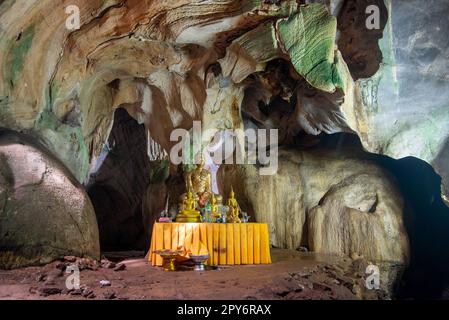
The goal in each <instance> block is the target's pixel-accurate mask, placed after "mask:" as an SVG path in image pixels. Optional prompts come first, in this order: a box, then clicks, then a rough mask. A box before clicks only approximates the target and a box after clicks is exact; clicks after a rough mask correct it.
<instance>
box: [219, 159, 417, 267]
mask: <svg viewBox="0 0 449 320" xmlns="http://www.w3.org/2000/svg"><path fill="white" fill-rule="evenodd" d="M279 157H280V161H279V170H278V173H277V175H273V176H260V175H259V171H258V168H256V167H255V166H249V165H248V166H240V167H235V166H232V165H229V166H224V167H222V168H221V169H220V175H219V177H220V178H219V181H220V187H221V189H222V190H223V191H224V193H225V194H227V193H228V192H229V190H230V188H231V186H233V187H234V189H235V190H236V193H237V194H238V195H239V201H240V205H241V206H242V209H243V210H244V211H245V210H246V211H247V212H248V213H249V214H250V215H255V217H254V218H255V219H256V220H257V221H259V222H266V223H268V225H269V228H270V239H271V242H272V245H273V246H275V247H280V248H292V249H298V248H299V247H300V246H307V247H308V248H309V249H310V250H312V251H316V252H321V253H335V254H346V255H349V256H363V257H364V258H365V259H368V260H370V261H376V262H388V263H393V262H394V263H398V264H402V265H406V264H407V263H408V260H409V257H410V253H409V243H408V236H407V232H406V230H405V227H404V221H403V212H404V204H403V199H402V196H401V194H400V192H399V191H398V189H397V187H396V185H395V183H394V180H393V178H391V177H390V176H389V175H388V174H387V173H385V172H384V171H383V169H381V168H379V167H378V166H377V165H375V164H374V162H372V161H370V160H369V159H368V157H367V156H364V155H363V154H360V153H357V152H354V151H352V152H348V154H346V153H345V154H342V153H339V152H336V151H329V150H327V151H326V150H308V151H287V150H282V151H281V152H280V155H279Z"/></svg>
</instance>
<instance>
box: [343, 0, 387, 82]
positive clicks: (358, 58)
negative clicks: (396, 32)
mask: <svg viewBox="0 0 449 320" xmlns="http://www.w3.org/2000/svg"><path fill="white" fill-rule="evenodd" d="M370 5H375V6H377V7H378V8H379V11H380V28H379V29H378V30H376V29H372V30H369V29H368V28H367V27H366V20H367V18H368V17H369V14H367V13H366V8H367V7H368V6H370ZM387 20H388V10H387V7H386V6H385V3H384V0H346V1H345V3H344V4H343V7H342V9H341V11H340V14H339V17H338V29H339V30H340V32H341V33H340V38H339V39H338V48H339V49H340V51H341V54H342V55H343V58H344V60H345V61H346V63H347V64H348V67H349V70H350V71H351V75H352V77H353V78H354V80H357V79H361V78H369V77H371V76H373V75H374V74H375V73H376V72H377V70H379V66H380V64H381V62H382V51H381V50H380V48H379V43H378V42H379V40H380V39H381V38H382V37H383V30H384V28H385V26H386V24H387Z"/></svg>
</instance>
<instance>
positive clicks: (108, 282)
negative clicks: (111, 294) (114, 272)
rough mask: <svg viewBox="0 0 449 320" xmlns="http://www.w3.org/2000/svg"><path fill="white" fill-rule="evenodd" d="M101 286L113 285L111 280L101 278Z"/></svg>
mask: <svg viewBox="0 0 449 320" xmlns="http://www.w3.org/2000/svg"><path fill="white" fill-rule="evenodd" d="M100 286H101V287H102V288H103V287H110V286H111V281H108V280H101V281H100Z"/></svg>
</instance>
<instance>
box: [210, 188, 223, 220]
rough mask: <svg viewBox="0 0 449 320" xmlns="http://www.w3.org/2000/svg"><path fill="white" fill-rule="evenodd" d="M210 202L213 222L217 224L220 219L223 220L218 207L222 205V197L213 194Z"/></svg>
mask: <svg viewBox="0 0 449 320" xmlns="http://www.w3.org/2000/svg"><path fill="white" fill-rule="evenodd" d="M210 202H211V214H212V222H217V221H218V219H220V218H221V213H220V211H219V209H218V205H221V202H222V197H221V196H220V195H218V196H215V194H212V198H211V200H210Z"/></svg>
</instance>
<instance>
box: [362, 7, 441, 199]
mask: <svg viewBox="0 0 449 320" xmlns="http://www.w3.org/2000/svg"><path fill="white" fill-rule="evenodd" d="M385 3H386V4H387V8H388V12H389V19H388V23H387V25H386V27H385V30H384V34H383V38H382V40H381V41H380V42H379V46H380V48H381V50H382V54H383V63H382V65H381V67H380V69H379V71H378V72H377V73H376V74H375V75H374V76H373V77H371V78H369V79H360V80H358V81H357V83H356V87H357V88H356V89H357V91H358V93H357V94H358V96H359V98H357V99H358V102H357V103H356V104H355V106H354V110H355V112H356V117H357V125H356V126H355V127H354V129H355V131H356V132H357V133H358V135H359V136H360V138H361V140H362V143H363V144H364V146H365V148H366V149H368V150H369V151H371V152H375V153H381V154H385V155H388V156H390V157H393V158H395V159H399V158H403V157H407V156H413V157H416V158H419V159H422V160H424V161H426V162H428V163H429V164H431V165H432V166H433V167H434V168H435V169H436V170H437V172H438V173H439V174H440V175H441V177H442V178H443V187H442V189H443V190H442V191H443V193H445V194H446V196H447V195H449V187H448V186H449V180H448V172H449V167H448V164H449V158H448V143H447V141H448V137H449V78H448V74H449V63H448V59H447V56H448V54H449V41H448V38H447V30H449V22H448V19H447V16H448V15H449V2H448V1H446V0H444V1H428V2H426V6H425V8H423V6H422V3H421V2H420V1H386V2H385Z"/></svg>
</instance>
